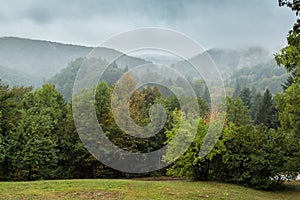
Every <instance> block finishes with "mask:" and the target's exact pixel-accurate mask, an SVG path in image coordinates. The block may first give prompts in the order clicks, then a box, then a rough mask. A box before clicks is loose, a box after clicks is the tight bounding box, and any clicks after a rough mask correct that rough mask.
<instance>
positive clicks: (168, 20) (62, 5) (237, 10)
mask: <svg viewBox="0 0 300 200" xmlns="http://www.w3.org/2000/svg"><path fill="white" fill-rule="evenodd" d="M295 21H296V17H295V14H294V13H293V12H291V11H290V10H289V9H288V8H283V7H282V8H280V7H279V6H278V2H277V0H182V1H179V0H118V1H116V0H107V1H103V0H81V1H80V0H51V1H42V0H23V1H19V0H9V1H7V0H0V37H2V36H16V37H23V38H31V39H41V40H49V41H56V42H62V43H72V44H80V45H86V46H98V45H100V44H101V43H102V41H104V40H106V39H108V38H110V37H112V36H114V35H117V34H119V33H122V32H125V31H129V30H132V29H136V28H142V27H160V28H168V29H173V30H176V31H179V32H181V33H184V34H186V35H187V36H189V37H191V38H193V39H194V40H195V41H197V42H198V43H199V44H200V45H201V46H202V47H204V48H205V49H208V48H237V47H244V46H261V47H265V48H268V49H280V48H282V47H283V46H284V45H285V44H286V39H285V38H286V35H287V33H288V31H289V30H290V29H291V27H292V25H293V23H294V22H295Z"/></svg>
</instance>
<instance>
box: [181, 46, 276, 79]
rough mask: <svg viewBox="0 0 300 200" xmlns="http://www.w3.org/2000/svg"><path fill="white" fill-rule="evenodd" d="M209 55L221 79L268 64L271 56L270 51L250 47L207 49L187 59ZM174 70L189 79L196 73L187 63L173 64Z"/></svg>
mask: <svg viewBox="0 0 300 200" xmlns="http://www.w3.org/2000/svg"><path fill="white" fill-rule="evenodd" d="M207 55H209V56H210V57H211V58H212V60H213V62H214V63H215V64H216V67H217V68H218V70H219V71H220V73H221V75H222V78H223V79H227V78H229V77H230V76H231V75H232V74H233V72H234V71H237V70H239V69H242V68H245V67H250V68H251V67H253V66H256V65H258V64H262V63H266V62H269V61H270V60H271V59H272V58H273V55H272V53H271V52H270V51H268V50H266V49H263V48H260V47H250V48H245V49H236V50H232V49H209V50H207V51H206V52H204V53H202V54H199V55H196V56H194V57H193V58H191V59H189V60H188V61H190V60H193V59H200V58H201V57H204V56H207ZM175 68H176V69H178V70H179V71H182V73H183V74H184V75H185V76H187V77H190V78H194V77H195V74H197V73H196V71H195V70H193V69H192V67H191V65H190V64H189V63H188V62H187V61H180V62H178V63H176V64H175Z"/></svg>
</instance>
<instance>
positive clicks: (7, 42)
mask: <svg viewBox="0 0 300 200" xmlns="http://www.w3.org/2000/svg"><path fill="white" fill-rule="evenodd" d="M91 50H92V48H91V47H84V46H78V45H70V44H61V43H56V42H49V41H40V40H30V39H23V38H15V37H2V38H0V65H2V66H5V67H7V68H10V69H16V70H18V71H20V72H25V73H26V74H31V75H34V76H38V77H43V78H49V77H51V76H53V75H54V74H56V73H57V72H59V71H60V70H61V69H62V68H65V67H66V66H67V64H68V63H69V62H71V61H73V60H75V59H76V58H78V57H84V56H86V55H87V54H88V53H89V52H90V51H91Z"/></svg>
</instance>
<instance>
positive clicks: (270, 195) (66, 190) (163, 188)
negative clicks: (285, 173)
mask: <svg viewBox="0 0 300 200" xmlns="http://www.w3.org/2000/svg"><path fill="white" fill-rule="evenodd" d="M0 199H1V200H9V199H13V200H15V199H22V200H23V199H124V200H125V199H181V200H183V199H216V200H217V199H242V200H247V199H249V200H250V199H251V200H252V199H272V200H276V199H300V181H294V182H290V183H286V184H285V186H284V188H283V189H281V190H280V191H259V190H254V189H250V188H246V187H243V186H238V185H234V184H225V183H217V182H190V181H144V180H106V179H104V180H99V179H97V180H54V181H34V182H0Z"/></svg>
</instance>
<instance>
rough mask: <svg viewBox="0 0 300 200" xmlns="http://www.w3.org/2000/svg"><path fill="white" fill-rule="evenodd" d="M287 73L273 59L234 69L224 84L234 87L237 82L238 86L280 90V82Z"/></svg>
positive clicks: (261, 90)
mask: <svg viewBox="0 0 300 200" xmlns="http://www.w3.org/2000/svg"><path fill="white" fill-rule="evenodd" d="M288 76H289V74H288V73H287V72H286V70H285V68H283V67H278V66H277V65H276V62H275V60H274V59H272V60H271V61H269V62H267V63H261V64H258V65H256V66H253V67H245V68H242V69H239V70H237V71H235V72H234V73H233V74H232V75H231V77H230V78H229V79H227V80H226V82H225V84H226V86H227V87H230V88H235V87H236V86H237V84H239V86H240V88H245V87H248V88H250V89H251V88H253V87H255V88H256V89H257V90H258V91H260V92H262V93H263V92H264V91H265V89H266V88H269V89H270V91H271V93H273V94H275V93H277V92H282V86H281V84H282V83H283V82H284V81H285V80H286V79H287V77H288Z"/></svg>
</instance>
